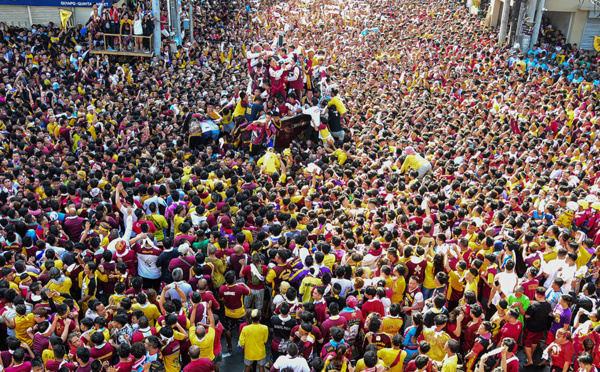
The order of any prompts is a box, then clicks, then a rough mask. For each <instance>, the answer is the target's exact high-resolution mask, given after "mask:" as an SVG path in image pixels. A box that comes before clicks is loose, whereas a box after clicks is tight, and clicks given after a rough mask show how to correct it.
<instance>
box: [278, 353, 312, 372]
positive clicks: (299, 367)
mask: <svg viewBox="0 0 600 372" xmlns="http://www.w3.org/2000/svg"><path fill="white" fill-rule="evenodd" d="M273 367H275V369H277V370H278V371H282V370H283V369H284V368H291V369H292V370H293V371H294V372H310V368H309V367H308V362H307V361H306V359H304V358H303V357H301V356H297V357H295V358H292V357H290V356H289V355H282V356H280V357H279V358H277V360H276V361H275V363H274V364H273Z"/></svg>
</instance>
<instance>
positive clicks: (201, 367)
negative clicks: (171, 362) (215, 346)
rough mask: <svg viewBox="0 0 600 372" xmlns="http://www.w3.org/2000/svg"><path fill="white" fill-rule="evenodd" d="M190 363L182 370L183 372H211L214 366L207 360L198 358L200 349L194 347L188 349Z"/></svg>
mask: <svg viewBox="0 0 600 372" xmlns="http://www.w3.org/2000/svg"><path fill="white" fill-rule="evenodd" d="M189 354H190V358H191V359H192V361H191V362H190V363H189V364H188V365H187V366H185V367H184V368H183V372H213V371H214V370H215V366H214V365H213V363H212V362H211V361H210V359H208V358H200V348H199V347H198V346H196V345H193V346H192V347H190V351H189Z"/></svg>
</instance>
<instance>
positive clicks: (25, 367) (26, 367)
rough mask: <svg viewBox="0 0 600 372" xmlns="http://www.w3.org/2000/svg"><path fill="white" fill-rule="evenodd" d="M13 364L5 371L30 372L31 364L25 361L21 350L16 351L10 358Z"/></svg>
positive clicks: (23, 352)
mask: <svg viewBox="0 0 600 372" xmlns="http://www.w3.org/2000/svg"><path fill="white" fill-rule="evenodd" d="M12 360H13V363H12V364H11V366H10V367H7V368H6V369H5V371H8V372H30V371H32V368H31V362H26V361H25V351H24V350H23V349H20V348H19V349H17V350H15V352H14V353H13V356H12Z"/></svg>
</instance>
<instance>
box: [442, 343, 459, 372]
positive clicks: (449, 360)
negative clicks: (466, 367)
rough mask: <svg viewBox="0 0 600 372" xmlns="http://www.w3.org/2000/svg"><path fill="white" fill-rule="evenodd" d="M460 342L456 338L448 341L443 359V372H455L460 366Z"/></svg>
mask: <svg viewBox="0 0 600 372" xmlns="http://www.w3.org/2000/svg"><path fill="white" fill-rule="evenodd" d="M459 346H460V345H459V343H458V341H457V340H455V339H450V340H448V341H447V342H446V347H445V348H444V349H445V350H446V356H445V357H444V360H443V361H442V371H441V372H455V371H456V370H457V367H458V356H457V355H456V353H458V350H459Z"/></svg>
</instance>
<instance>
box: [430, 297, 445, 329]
mask: <svg viewBox="0 0 600 372" xmlns="http://www.w3.org/2000/svg"><path fill="white" fill-rule="evenodd" d="M445 305H446V296H444V295H443V294H441V293H438V294H437V295H436V296H435V297H434V298H433V307H432V308H431V309H428V310H427V311H425V317H424V324H425V327H428V328H429V327H433V325H434V321H433V319H434V318H435V317H436V316H438V315H440V314H442V315H446V316H447V317H450V313H449V312H448V310H447V309H446V308H445V307H444V306H445Z"/></svg>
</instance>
